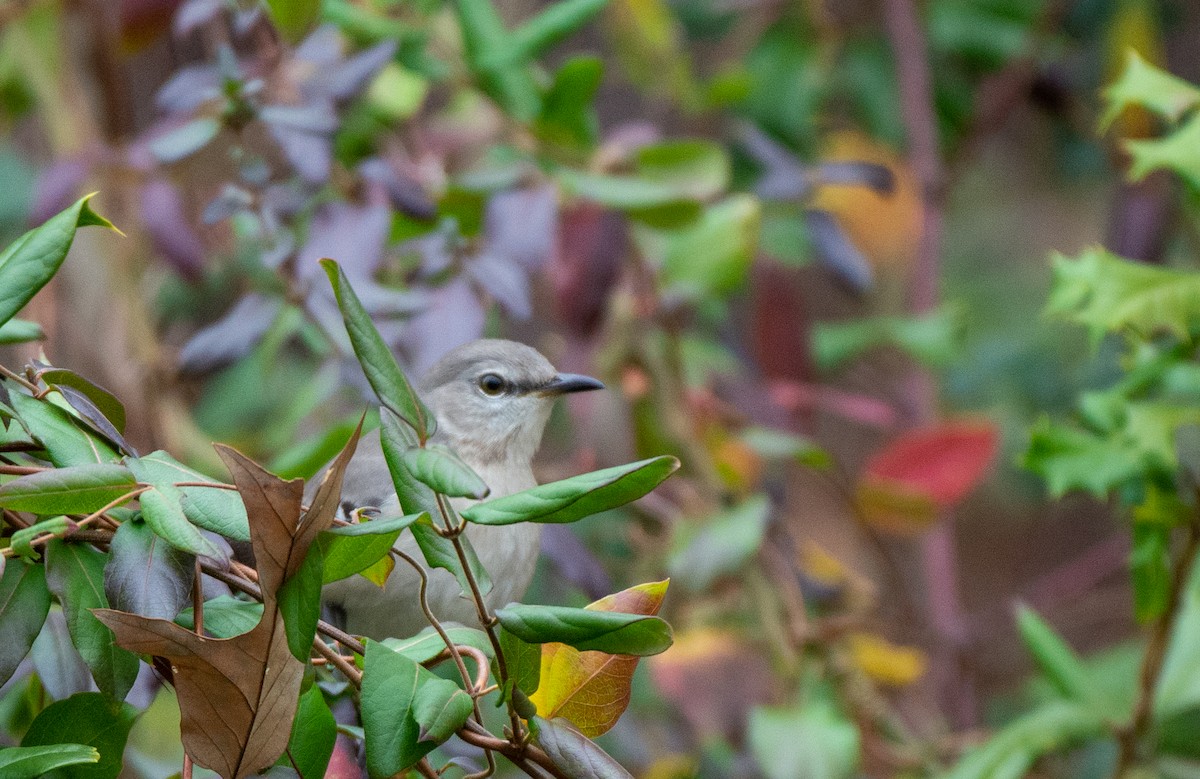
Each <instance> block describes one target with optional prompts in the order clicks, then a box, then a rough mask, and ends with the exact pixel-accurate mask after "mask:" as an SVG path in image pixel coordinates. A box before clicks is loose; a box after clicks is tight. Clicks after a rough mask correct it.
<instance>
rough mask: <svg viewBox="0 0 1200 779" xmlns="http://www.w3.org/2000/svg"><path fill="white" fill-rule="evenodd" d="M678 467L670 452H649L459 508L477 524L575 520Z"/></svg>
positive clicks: (637, 492)
mask: <svg viewBox="0 0 1200 779" xmlns="http://www.w3.org/2000/svg"><path fill="white" fill-rule="evenodd" d="M678 468H679V460H677V459H675V458H674V457H669V456H661V457H652V458H650V459H648V460H640V461H638V462H635V463H629V464H628V465H618V466H616V467H613V468H605V469H604V470H601V471H593V472H592V473H585V474H582V475H580V476H573V477H571V478H570V479H563V480H561V481H555V482H550V483H549V484H542V485H540V486H538V487H534V488H532V489H528V490H525V491H523V492H518V493H516V494H515V495H507V496H505V497H503V498H495V499H493V500H489V501H485V502H483V503H477V504H475V505H474V506H470V507H468V508H465V509H463V510H462V512H461V514H462V517H463V518H464V519H466V520H467V521H469V522H474V523H476V524H479V525H511V524H513V523H515V522H539V523H551V524H559V523H563V522H575V521H576V520H579V519H583V518H584V517H589V516H591V515H593V514H598V513H600V512H601V511H608V510H609V509H614V508H616V507H618V506H623V505H625V504H626V503H628V502H630V501H632V500H637V499H638V498H640V497H642V496H643V495H645V494H646V493H648V492H650V491H651V490H652V489H654V488H655V487H657V486H658V485H659V484H661V483H662V482H663V480H665V479H666V478H667V477H668V476H670V475H671V474H672V473H674V472H675V470H676V469H678Z"/></svg>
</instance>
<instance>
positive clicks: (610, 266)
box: [550, 202, 629, 335]
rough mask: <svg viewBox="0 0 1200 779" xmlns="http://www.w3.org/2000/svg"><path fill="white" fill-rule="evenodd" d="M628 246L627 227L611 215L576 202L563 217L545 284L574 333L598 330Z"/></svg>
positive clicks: (618, 216) (617, 217) (583, 333)
mask: <svg viewBox="0 0 1200 779" xmlns="http://www.w3.org/2000/svg"><path fill="white" fill-rule="evenodd" d="M628 243H629V225H628V223H627V222H626V221H625V217H624V216H622V215H621V214H620V213H618V212H616V211H612V210H610V209H606V208H603V207H601V206H598V205H596V204H594V203H582V202H581V203H579V204H578V205H576V206H574V207H572V208H570V209H568V210H566V211H564V212H563V216H562V223H561V225H560V228H559V241H558V244H559V245H558V251H557V252H555V253H554V259H553V262H552V263H551V265H550V281H551V284H552V285H553V287H554V293H555V302H556V303H557V308H558V313H559V316H561V317H562V319H563V321H564V323H565V324H566V325H567V326H568V327H569V328H571V329H572V330H574V331H575V332H576V333H579V334H581V335H587V334H589V333H591V332H593V331H594V330H595V329H596V327H598V326H599V324H600V321H601V319H602V318H603V317H604V310H605V307H606V306H607V305H608V299H609V291H610V290H611V289H612V286H613V284H615V283H616V281H617V277H618V276H619V275H620V272H621V257H622V256H623V255H624V254H625V250H626V247H627V245H628Z"/></svg>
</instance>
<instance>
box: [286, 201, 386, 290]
mask: <svg viewBox="0 0 1200 779" xmlns="http://www.w3.org/2000/svg"><path fill="white" fill-rule="evenodd" d="M391 227H392V215H391V213H390V211H389V210H388V207H387V206H385V205H383V204H377V205H376V204H371V205H365V206H360V205H354V204H351V203H341V202H331V203H326V204H324V205H322V206H321V207H320V208H318V209H317V212H316V214H315V215H314V216H313V219H312V223H311V224H310V225H309V228H308V241H307V242H306V243H305V244H304V248H302V249H301V250H300V252H299V253H298V254H297V262H298V264H297V274H298V275H299V276H300V277H301V278H314V277H316V276H317V275H319V274H320V272H321V269H320V266H319V265H317V260H320V259H321V258H323V257H332V258H333V259H335V260H337V261H338V262H339V263H340V264H341V266H342V268H343V269H344V270H345V271H346V275H347V276H348V277H349V278H350V280H351V281H354V282H356V283H357V282H358V280H359V279H364V278H369V277H370V276H371V275H372V274H373V273H375V271H376V270H377V269H378V268H379V264H380V262H382V261H383V248H384V246H385V245H386V243H387V239H388V233H389V232H390V230H391Z"/></svg>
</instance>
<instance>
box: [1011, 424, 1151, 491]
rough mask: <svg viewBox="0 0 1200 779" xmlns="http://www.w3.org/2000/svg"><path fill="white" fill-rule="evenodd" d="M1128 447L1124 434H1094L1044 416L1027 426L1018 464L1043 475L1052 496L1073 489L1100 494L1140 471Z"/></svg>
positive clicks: (1133, 476)
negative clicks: (1025, 443) (1026, 441)
mask: <svg viewBox="0 0 1200 779" xmlns="http://www.w3.org/2000/svg"><path fill="white" fill-rule="evenodd" d="M1131 448H1132V445H1131V443H1130V442H1129V441H1128V440H1126V439H1125V438H1124V437H1123V436H1097V435H1094V434H1093V433H1089V432H1086V431H1084V430H1079V429H1077V428H1073V427H1067V426H1064V425H1056V424H1054V423H1053V422H1051V421H1050V420H1049V419H1048V418H1046V417H1043V418H1042V419H1040V420H1038V422H1037V423H1035V424H1034V426H1033V428H1032V429H1031V430H1030V441H1029V448H1028V449H1027V450H1026V451H1025V454H1024V455H1023V456H1022V458H1021V465H1022V467H1025V468H1028V469H1029V470H1031V471H1033V472H1035V473H1037V474H1038V475H1040V476H1041V477H1042V478H1043V479H1045V480H1046V486H1047V488H1048V489H1049V490H1050V494H1051V495H1052V496H1054V497H1060V496H1062V495H1064V494H1066V493H1067V492H1069V491H1070V490H1073V489H1079V490H1084V491H1086V492H1090V493H1091V494H1093V495H1095V496H1097V497H1103V496H1104V495H1106V494H1108V491H1109V490H1112V489H1115V488H1117V487H1118V486H1120V485H1122V484H1124V483H1126V482H1128V481H1130V480H1131V479H1134V478H1137V477H1138V476H1140V475H1141V474H1142V473H1143V470H1144V464H1143V463H1141V462H1140V461H1139V459H1138V458H1136V457H1133V456H1131V454H1132V453H1131Z"/></svg>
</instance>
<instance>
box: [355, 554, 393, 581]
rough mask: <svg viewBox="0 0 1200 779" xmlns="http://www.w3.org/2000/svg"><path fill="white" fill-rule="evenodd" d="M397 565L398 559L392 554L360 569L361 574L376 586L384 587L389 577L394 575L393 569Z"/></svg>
mask: <svg viewBox="0 0 1200 779" xmlns="http://www.w3.org/2000/svg"><path fill="white" fill-rule="evenodd" d="M395 567H396V561H395V559H393V558H392V556H391V555H390V554H388V555H384V556H383V557H381V558H379V559H378V560H376V561H375V562H374V563H372V564H371V565H369V566H368V567H366V568H364V569H362V570H361V571H359V572H358V573H359V576H362V577H363V578H364V579H366V580H367V581H369V582H371V584H374V585H375V586H376V587H378V588H380V589H383V586H384V585H385V584H387V579H388V577H389V576H391V575H392V569H393V568H395Z"/></svg>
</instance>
